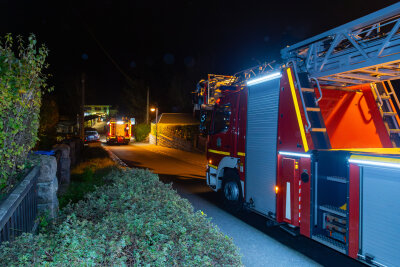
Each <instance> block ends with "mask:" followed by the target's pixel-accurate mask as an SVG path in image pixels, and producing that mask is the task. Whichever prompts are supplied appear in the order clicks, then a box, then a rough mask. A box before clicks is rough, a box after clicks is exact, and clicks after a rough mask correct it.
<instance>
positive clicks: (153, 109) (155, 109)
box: [150, 108, 158, 145]
mask: <svg viewBox="0 0 400 267" xmlns="http://www.w3.org/2000/svg"><path fill="white" fill-rule="evenodd" d="M150 111H151V112H154V111H155V112H156V145H157V139H158V129H157V123H158V121H157V119H158V108H151V109H150Z"/></svg>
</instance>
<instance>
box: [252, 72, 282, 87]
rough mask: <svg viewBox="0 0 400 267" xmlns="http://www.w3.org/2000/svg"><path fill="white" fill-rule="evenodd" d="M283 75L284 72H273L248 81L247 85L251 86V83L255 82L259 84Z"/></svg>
mask: <svg viewBox="0 0 400 267" xmlns="http://www.w3.org/2000/svg"><path fill="white" fill-rule="evenodd" d="M281 76H282V74H281V73H280V72H275V73H271V74H268V75H265V76H263V77H260V78H256V79H252V80H249V81H247V86H251V85H255V84H259V83H263V82H267V81H271V80H275V79H277V78H280V77H281Z"/></svg>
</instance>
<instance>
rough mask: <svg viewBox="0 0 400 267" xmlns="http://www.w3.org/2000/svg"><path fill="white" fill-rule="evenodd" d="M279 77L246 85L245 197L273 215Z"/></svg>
mask: <svg viewBox="0 0 400 267" xmlns="http://www.w3.org/2000/svg"><path fill="white" fill-rule="evenodd" d="M279 83H280V79H275V80H271V81H267V82H264V83H260V84H258V85H253V86H250V87H249V94H248V102H247V134H246V139H247V140H246V186H245V189H246V201H247V202H250V203H252V204H253V209H254V210H256V211H258V212H260V213H262V214H265V215H272V216H275V212H276V194H275V185H276V164H277V155H276V154H277V153H276V143H277V129H278V103H279Z"/></svg>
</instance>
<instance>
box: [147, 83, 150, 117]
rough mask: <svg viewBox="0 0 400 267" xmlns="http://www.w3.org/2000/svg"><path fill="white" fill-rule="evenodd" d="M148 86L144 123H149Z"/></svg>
mask: <svg viewBox="0 0 400 267" xmlns="http://www.w3.org/2000/svg"><path fill="white" fill-rule="evenodd" d="M149 95H150V92H149V87H148V86H147V105H146V124H149V109H150V107H149V98H150V96H149Z"/></svg>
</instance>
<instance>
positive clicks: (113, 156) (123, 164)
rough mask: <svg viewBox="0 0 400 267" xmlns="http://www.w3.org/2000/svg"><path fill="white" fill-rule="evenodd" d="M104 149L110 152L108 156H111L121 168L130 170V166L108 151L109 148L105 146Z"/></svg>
mask: <svg viewBox="0 0 400 267" xmlns="http://www.w3.org/2000/svg"><path fill="white" fill-rule="evenodd" d="M102 146H103V148H104V149H105V150H106V151H107V152H108V155H110V158H111V159H112V160H113V161H114V162H115V163H117V164H118V165H119V166H121V167H124V168H128V165H126V163H125V162H123V161H122V160H121V159H120V158H118V157H117V156H116V155H115V154H114V153H113V152H111V150H110V149H108V147H106V146H105V145H103V144H102Z"/></svg>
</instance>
